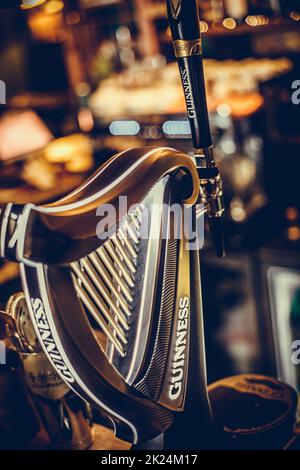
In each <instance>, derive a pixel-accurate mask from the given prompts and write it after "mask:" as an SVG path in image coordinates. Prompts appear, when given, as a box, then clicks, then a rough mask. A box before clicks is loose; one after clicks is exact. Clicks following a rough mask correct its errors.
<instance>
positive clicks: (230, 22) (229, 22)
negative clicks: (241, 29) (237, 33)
mask: <svg viewBox="0 0 300 470" xmlns="http://www.w3.org/2000/svg"><path fill="white" fill-rule="evenodd" d="M223 26H224V27H225V28H227V29H235V28H236V21H235V19H234V18H225V20H224V21H223Z"/></svg>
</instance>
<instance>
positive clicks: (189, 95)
mask: <svg viewBox="0 0 300 470" xmlns="http://www.w3.org/2000/svg"><path fill="white" fill-rule="evenodd" d="M167 8H168V18H169V24H170V28H171V33H172V37H173V44H174V50H175V55H176V59H177V63H178V67H179V72H180V76H181V81H182V86H183V91H184V95H185V100H186V108H187V115H188V119H189V122H190V126H191V132H192V139H193V147H194V153H195V158H196V163H197V167H198V172H199V178H200V184H201V186H202V190H203V191H202V194H203V201H202V202H203V203H204V204H205V205H206V206H207V212H208V216H209V222H210V229H211V232H212V237H213V240H214V243H215V247H216V254H217V256H220V257H223V256H224V255H225V249H224V236H223V229H222V219H223V213H224V206H223V189H222V180H221V176H220V173H219V170H218V168H217V166H216V162H215V158H214V150H213V144H212V137H211V130H210V124H209V115H208V107H207V98H206V89H205V79H204V68H203V54H202V40H201V34H200V19H199V12H198V6H197V1H196V0H167Z"/></svg>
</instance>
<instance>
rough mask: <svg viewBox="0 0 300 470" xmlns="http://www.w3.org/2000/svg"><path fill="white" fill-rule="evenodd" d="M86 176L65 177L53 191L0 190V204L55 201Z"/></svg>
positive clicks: (32, 189)
mask: <svg viewBox="0 0 300 470" xmlns="http://www.w3.org/2000/svg"><path fill="white" fill-rule="evenodd" d="M85 178H86V175H66V176H63V177H61V178H60V179H59V184H57V185H56V186H55V188H53V189H49V190H47V191H39V190H37V189H34V188H29V187H28V186H22V187H19V188H7V189H6V188H5V189H0V204H6V203H8V202H15V203H19V204H27V203H29V202H30V203H32V204H43V203H45V202H48V201H51V200H53V199H57V198H59V197H61V196H63V195H64V194H67V193H68V192H70V191H72V190H73V189H74V188H76V187H77V186H79V185H80V184H81V183H83V181H84V180H85Z"/></svg>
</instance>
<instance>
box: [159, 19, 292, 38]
mask: <svg viewBox="0 0 300 470" xmlns="http://www.w3.org/2000/svg"><path fill="white" fill-rule="evenodd" d="M201 23H202V27H201V29H202V35H203V36H204V37H208V38H210V37H211V38H218V37H225V36H228V37H229V36H233V35H234V36H242V35H250V34H268V33H275V32H278V31H284V30H286V31H287V30H288V31H290V30H291V29H295V30H296V29H298V30H299V26H300V21H295V20H292V19H289V18H270V19H268V23H267V24H262V25H253V26H251V25H249V24H247V23H241V24H236V26H234V27H232V28H228V27H227V28H226V27H225V26H224V25H223V24H222V23H215V24H208V23H206V22H201ZM206 28H207V29H206ZM161 39H162V41H164V42H171V34H170V33H169V30H167V32H166V33H165V34H163V35H162V36H161Z"/></svg>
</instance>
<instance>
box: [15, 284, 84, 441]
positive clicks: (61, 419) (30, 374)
mask: <svg viewBox="0 0 300 470" xmlns="http://www.w3.org/2000/svg"><path fill="white" fill-rule="evenodd" d="M7 311H8V313H9V314H10V315H11V317H12V318H13V319H14V321H15V324H16V330H17V334H18V336H19V339H20V344H21V348H18V354H19V357H20V359H21V361H22V364H23V370H24V377H25V382H26V384H27V385H28V387H29V390H30V391H31V393H32V397H33V401H34V404H35V406H36V409H37V411H38V413H39V415H40V417H41V420H42V422H43V424H44V426H45V428H46V430H47V433H48V435H49V437H50V446H51V447H52V448H55V449H74V450H85V449H88V448H89V447H91V445H92V444H93V438H92V419H91V412H90V408H89V405H88V404H87V403H86V402H84V401H83V400H82V399H80V398H79V397H78V396H77V395H75V394H74V393H73V392H72V391H70V389H69V387H68V386H67V385H66V384H65V383H64V382H63V380H62V379H61V378H60V376H59V375H58V374H57V373H56V371H55V370H54V368H53V367H52V365H51V364H50V362H49V360H48V358H47V357H46V355H45V354H44V352H43V351H42V348H41V346H40V344H39V341H38V338H37V336H36V334H35V331H34V327H33V324H32V322H31V319H30V314H29V311H28V309H27V304H26V299H25V296H24V294H23V293H19V294H15V295H13V296H12V297H11V298H10V300H9V302H8V305H7Z"/></svg>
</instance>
